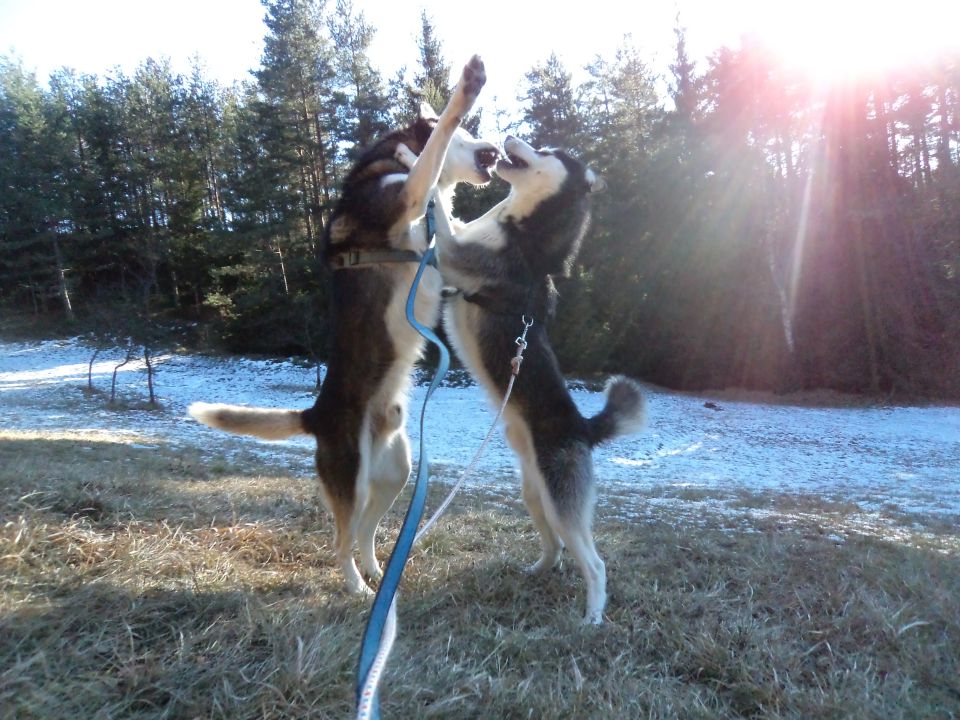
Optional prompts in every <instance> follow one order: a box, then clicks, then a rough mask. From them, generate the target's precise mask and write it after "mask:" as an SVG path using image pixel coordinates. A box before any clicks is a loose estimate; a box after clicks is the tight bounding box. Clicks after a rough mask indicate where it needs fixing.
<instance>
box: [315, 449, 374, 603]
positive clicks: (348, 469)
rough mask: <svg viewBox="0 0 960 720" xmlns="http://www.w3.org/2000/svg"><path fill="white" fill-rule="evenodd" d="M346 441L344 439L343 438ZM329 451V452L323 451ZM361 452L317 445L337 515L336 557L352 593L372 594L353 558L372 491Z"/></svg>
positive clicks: (332, 509)
mask: <svg viewBox="0 0 960 720" xmlns="http://www.w3.org/2000/svg"><path fill="white" fill-rule="evenodd" d="M340 439H341V440H342V438H340ZM323 450H327V452H323ZM364 465H365V463H363V462H362V461H361V457H360V453H357V452H350V451H348V450H345V449H343V447H342V446H341V447H340V448H339V452H338V451H337V449H334V448H333V447H329V446H328V447H322V445H321V442H319V441H318V443H317V471H318V473H319V475H320V483H321V486H322V490H323V497H324V501H325V503H326V505H327V509H329V510H330V513H331V514H332V515H333V522H334V528H335V530H336V537H335V539H334V547H335V550H334V552H335V555H336V558H337V565H338V566H339V567H340V572H341V573H343V579H344V581H345V583H346V586H347V590H349V591H350V592H352V593H359V594H369V593H370V592H371V590H370V588H369V587H368V586H367V584H366V583H365V582H364V581H363V578H362V577H361V576H360V571H359V570H358V569H357V564H356V562H355V561H354V559H353V546H354V544H355V543H356V537H357V520H358V517H357V516H358V514H359V513H358V512H357V509H358V508H362V507H364V505H365V504H366V501H367V495H368V494H369V488H368V487H367V483H366V482H365V478H364V477H363V475H364V474H365V473H366V471H367V468H366V467H365V466H364Z"/></svg>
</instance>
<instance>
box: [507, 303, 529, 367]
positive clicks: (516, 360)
mask: <svg viewBox="0 0 960 720" xmlns="http://www.w3.org/2000/svg"><path fill="white" fill-rule="evenodd" d="M522 320H523V332H522V333H521V334H520V337H518V338H517V339H516V341H515V342H516V343H517V354H516V355H514V357H513V359H512V360H511V361H510V368H511V370H512V371H513V374H514V375H519V374H520V364H521V363H522V362H523V351H524V350H526V349H527V331H528V330H529V329H530V327H531V326H532V325H533V318H528V317H527V316H526V315H524V316H523V317H522Z"/></svg>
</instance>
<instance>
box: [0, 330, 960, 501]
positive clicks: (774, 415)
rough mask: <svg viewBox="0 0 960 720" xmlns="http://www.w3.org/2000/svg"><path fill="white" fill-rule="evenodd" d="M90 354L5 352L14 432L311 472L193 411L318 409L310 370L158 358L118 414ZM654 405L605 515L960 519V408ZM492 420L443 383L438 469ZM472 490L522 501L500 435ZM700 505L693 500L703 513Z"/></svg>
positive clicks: (672, 397) (4, 407)
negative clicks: (839, 514) (677, 494)
mask: <svg viewBox="0 0 960 720" xmlns="http://www.w3.org/2000/svg"><path fill="white" fill-rule="evenodd" d="M91 355H92V350H91V349H90V348H88V347H86V346H84V345H83V344H82V343H81V342H79V341H49V342H43V343H11V342H0V424H2V427H3V428H5V429H9V430H29V429H48V430H71V429H72V430H76V429H107V430H111V431H115V432H116V431H119V432H129V433H131V434H135V435H137V436H138V437H139V438H140V439H139V440H138V442H140V443H144V444H148V445H149V444H151V443H156V444H161V443H163V444H167V445H173V446H175V447H176V446H183V447H187V446H189V447H196V448H201V449H202V450H203V452H204V453H206V454H207V455H208V456H209V457H211V458H215V457H217V456H218V455H219V456H224V455H227V456H229V455H232V454H235V453H239V452H242V453H244V454H250V453H253V454H255V455H257V456H260V457H262V458H263V459H265V460H266V461H268V462H275V463H277V465H278V467H282V468H283V471H284V472H291V473H294V474H297V475H302V476H304V477H310V476H311V475H312V473H313V466H312V463H313V460H312V447H313V443H312V440H311V439H310V438H306V437H305V438H302V439H297V440H293V441H287V442H279V443H277V442H266V441H260V440H256V439H253V438H242V437H236V436H229V435H226V434H224V433H220V432H217V431H214V430H210V429H208V428H206V427H203V426H200V425H198V424H197V423H195V422H193V421H192V420H191V419H190V418H189V417H188V416H187V415H186V412H185V411H186V407H187V405H189V404H190V403H191V402H193V401H195V400H203V401H209V402H228V403H236V404H256V405H262V406H267V407H290V408H305V407H307V406H309V405H310V404H312V402H313V397H314V378H315V371H314V370H313V369H312V368H310V367H305V366H302V365H299V364H297V363H295V362H292V361H268V360H251V359H242V358H226V359H225V358H213V357H206V356H198V355H163V356H159V357H157V358H156V360H155V362H156V368H155V370H156V372H155V377H154V382H155V387H156V392H157V394H158V396H159V400H160V402H161V404H162V407H163V409H162V411H160V412H158V411H147V410H143V411H138V410H135V409H134V410H128V411H125V412H122V413H118V412H116V411H113V410H109V409H107V408H105V407H104V400H103V398H102V397H97V396H90V395H87V394H85V393H84V392H83V388H84V387H85V386H86V375H87V363H88V361H89V359H90V357H91ZM122 359H123V353H122V352H121V351H119V350H117V351H114V352H104V353H101V355H100V356H99V357H98V359H97V362H96V363H95V364H94V366H93V381H94V385H95V387H97V388H98V389H101V390H105V391H109V388H110V378H111V374H112V373H113V369H114V366H115V365H117V364H118V363H119V362H120V361H121V360H122ZM424 391H425V389H424V388H423V387H415V388H414V389H413V391H412V393H411V404H410V408H411V412H410V421H409V429H410V435H411V439H412V440H413V442H414V449H415V454H416V448H417V439H418V435H419V432H418V416H419V408H420V403H421V402H422V399H423V394H424ZM118 392H119V395H120V397H121V398H123V399H125V400H128V401H132V402H135V401H142V400H145V399H146V397H147V390H146V372H145V370H144V366H143V363H142V361H141V362H139V363H133V362H132V363H130V364H128V365H126V366H124V367H123V368H121V369H120V371H119V373H118ZM573 395H574V398H575V399H576V402H577V404H578V405H579V406H580V408H581V411H582V412H583V413H584V414H593V413H595V412H597V411H598V410H599V409H600V407H601V406H602V404H603V396H602V394H601V393H598V392H591V391H588V390H574V392H573ZM647 399H648V411H649V425H648V428H647V431H646V432H645V433H643V434H641V435H637V436H634V437H629V438H621V439H620V440H618V441H616V442H613V443H610V444H609V445H607V446H604V447H602V448H600V449H598V450H597V451H596V453H595V456H594V457H595V466H596V475H597V478H598V482H599V488H600V498H601V506H602V508H603V506H606V508H607V509H608V510H612V511H614V512H615V511H617V510H618V509H619V510H625V509H626V507H625V506H627V505H629V504H630V503H629V500H630V498H631V497H632V496H636V495H641V494H642V496H643V498H644V500H643V504H644V505H645V506H646V508H647V512H649V510H650V508H651V501H654V500H656V497H653V498H651V491H663V492H664V493H666V495H668V496H669V495H670V494H671V493H672V492H673V491H675V490H678V489H694V490H702V491H705V495H706V496H707V497H716V496H719V495H723V494H727V493H736V492H737V491H740V490H746V491H751V492H763V491H767V490H771V491H775V492H778V493H783V492H787V493H797V494H811V495H815V496H817V497H821V498H826V499H829V500H831V501H841V502H855V503H857V504H858V505H859V506H860V508H862V509H863V510H864V511H866V512H868V513H876V512H878V511H881V510H898V511H903V512H908V513H909V512H918V513H925V514H931V513H932V514H935V515H942V516H944V518H950V517H955V516H957V515H958V514H960V408H958V407H950V406H943V407H937V406H933V407H863V406H853V407H840V408H837V407H797V406H791V405H787V404H760V403H754V402H736V401H729V400H716V399H714V400H712V401H710V402H711V404H713V405H714V406H716V407H715V408H712V407H708V406H707V405H706V402H708V401H707V399H706V398H704V397H697V396H694V395H687V394H679V393H672V392H667V391H664V390H663V389H660V388H656V387H647ZM492 418H493V411H492V410H491V408H490V407H489V406H488V404H487V402H486V400H485V398H484V396H483V395H482V393H481V392H480V390H479V389H478V388H476V387H443V388H441V389H440V390H439V391H438V392H437V393H436V394H435V395H434V399H433V401H432V402H431V404H430V406H429V408H428V410H427V430H426V432H427V433H428V437H427V440H428V452H429V457H430V460H431V463H432V467H433V466H435V467H436V468H438V469H439V471H440V473H441V474H443V473H447V477H448V478H449V477H453V476H454V474H455V470H456V469H457V468H460V467H462V466H464V465H465V464H466V463H467V462H468V461H469V459H470V458H471V457H472V455H473V453H474V451H475V449H476V448H477V447H478V446H479V444H480V442H481V440H482V438H483V436H484V434H485V433H486V431H487V429H488V427H489V424H490V422H491V421H492ZM473 482H475V483H483V485H484V486H485V487H487V488H490V487H491V486H496V485H498V484H500V485H504V486H505V487H504V489H505V490H506V489H507V487H506V486H508V487H509V489H510V490H511V491H512V492H511V494H516V489H517V480H516V478H515V473H514V470H513V460H512V456H511V454H510V451H509V449H508V448H507V447H506V446H505V444H504V442H503V440H502V435H500V434H498V435H497V437H496V439H495V441H494V442H492V443H491V445H490V446H489V447H488V449H487V452H486V454H485V456H484V458H483V460H482V461H481V463H480V466H479V472H478V473H477V476H476V479H475V480H473ZM640 491H642V492H640ZM709 503H710V501H707V502H706V503H704V504H709ZM655 504H656V503H655V502H653V503H652V505H654V506H655ZM713 504H714V505H715V504H716V503H713ZM696 506H697V503H696V502H695V501H692V502H691V503H690V509H691V510H695V508H696ZM707 509H708V508H707Z"/></svg>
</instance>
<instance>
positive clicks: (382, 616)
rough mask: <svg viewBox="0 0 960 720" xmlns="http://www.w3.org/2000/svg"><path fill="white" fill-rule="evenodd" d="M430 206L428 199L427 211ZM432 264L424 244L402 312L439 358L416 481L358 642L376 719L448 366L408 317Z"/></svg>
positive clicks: (362, 679)
mask: <svg viewBox="0 0 960 720" xmlns="http://www.w3.org/2000/svg"><path fill="white" fill-rule="evenodd" d="M432 204H433V203H432V201H431V209H432ZM431 215H432V212H430V211H428V213H427V217H428V223H429V218H430V216H431ZM432 262H434V249H433V248H432V247H430V248H428V249H427V251H426V252H425V253H424V255H423V260H421V262H420V266H419V267H418V268H417V274H416V276H415V277H414V280H413V284H412V285H411V286H410V293H409V294H408V295H407V306H406V312H407V322H409V323H410V325H411V326H413V328H414V329H415V330H416V331H417V332H418V333H420V335H422V336H423V337H424V338H426V339H427V340H428V341H429V342H431V343H433V344H434V345H436V346H437V349H438V350H439V351H440V361H439V362H438V363H437V369H436V372H434V374H433V379H432V380H431V381H430V387H428V388H427V394H426V397H424V399H423V407H422V408H421V410H420V460H419V463H418V467H417V480H416V483H415V484H414V487H413V497H412V498H411V500H410V506H409V507H408V508H407V514H406V516H405V517H404V518H403V525H402V526H401V527H400V534H399V535H398V536H397V542H396V544H395V545H394V546H393V552H391V553H390V559H389V560H388V561H387V566H386V568H385V569H384V571H383V579H382V580H381V581H380V587H379V589H378V590H377V595H376V597H375V598H374V599H373V607H372V608H371V610H370V617H369V619H368V620H367V627H366V630H365V631H364V633H363V640H362V642H361V644H360V661H359V668H358V671H357V717H358V719H366V718H370V720H378V719H379V717H380V707H379V702H380V701H379V698H378V690H377V687H378V685H379V683H380V676H381V674H382V672H383V668H384V667H385V665H386V660H387V656H388V655H389V654H390V650H391V648H392V646H393V641H394V639H395V638H396V594H397V588H398V587H399V585H400V578H401V577H402V575H403V568H404V566H405V565H406V563H407V559H408V558H409V557H410V550H411V549H412V547H413V542H414V539H415V537H416V533H417V525H419V524H420V520H421V518H422V517H423V510H424V507H425V505H426V501H427V482H428V480H429V475H430V472H429V461H428V459H427V451H426V440H425V436H424V424H425V417H426V412H427V402H428V401H429V400H430V396H431V395H433V392H434V390H436V389H437V388H438V387H439V386H440V382H441V381H442V380H443V377H444V375H446V374H447V370H448V369H449V368H450V352H449V351H448V350H447V348H446V346H444V344H443V342H441V340H440V338H439V337H437V335H436V333H434V332H433V330H431V329H430V328H428V327H427V326H426V325H423V324H422V323H420V322H419V321H418V320H417V318H416V316H415V315H414V309H415V305H416V298H417V289H418V288H419V287H420V279H421V277H422V276H423V273H424V270H426V268H427V266H428V265H429V264H431V263H432Z"/></svg>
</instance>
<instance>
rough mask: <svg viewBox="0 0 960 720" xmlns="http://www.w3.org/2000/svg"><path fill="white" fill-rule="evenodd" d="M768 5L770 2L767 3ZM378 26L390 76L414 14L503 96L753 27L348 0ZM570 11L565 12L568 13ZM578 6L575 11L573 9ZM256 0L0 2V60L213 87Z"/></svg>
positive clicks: (412, 44) (711, 20)
mask: <svg viewBox="0 0 960 720" xmlns="http://www.w3.org/2000/svg"><path fill="white" fill-rule="evenodd" d="M768 1H769V0H768ZM354 3H355V7H356V8H357V9H359V10H361V11H363V12H364V14H365V16H366V18H367V20H368V22H370V23H371V24H373V25H374V27H376V28H377V35H376V40H375V44H374V47H373V48H372V52H371V55H372V57H373V60H374V64H375V65H377V66H378V67H379V69H380V70H381V71H382V72H383V73H384V74H385V75H386V76H392V75H393V74H394V72H395V70H396V69H398V68H399V67H401V66H403V65H407V66H413V65H414V63H415V62H416V56H417V49H416V37H417V33H418V30H419V23H420V11H421V9H425V10H426V11H427V13H428V14H429V15H430V16H431V17H432V19H433V22H434V25H435V26H436V28H437V31H438V36H439V38H440V39H441V42H442V43H443V49H444V54H445V56H446V57H447V59H448V60H449V61H450V63H451V64H452V65H454V67H457V66H458V65H459V63H461V62H463V61H466V60H467V59H468V58H469V57H470V55H472V54H473V53H479V54H480V55H481V56H482V57H483V58H484V61H485V62H486V64H487V70H488V78H489V84H488V87H487V90H486V93H487V95H489V96H490V97H494V96H496V97H500V98H501V99H507V100H513V99H514V98H515V96H516V94H517V88H518V87H519V85H520V83H521V81H522V78H523V74H524V72H525V71H527V70H529V69H530V68H531V67H533V65H535V64H536V63H538V62H541V61H543V60H545V59H546V58H547V57H548V56H549V55H550V53H551V52H554V51H555V52H557V54H558V56H559V57H560V59H561V60H562V61H563V63H564V65H565V66H566V67H567V68H568V69H570V70H575V69H577V68H579V67H581V66H582V65H584V64H586V63H587V62H589V61H590V60H591V59H592V58H593V56H595V55H596V54H598V53H608V52H612V50H613V49H615V48H616V46H617V45H618V44H619V43H620V41H621V39H622V38H623V36H624V34H626V33H630V34H632V36H633V41H634V43H635V44H636V45H637V46H638V47H639V48H640V49H641V52H642V53H643V55H644V57H646V58H648V59H649V61H650V63H651V65H652V66H655V67H657V68H658V69H660V70H662V71H663V70H665V69H666V66H667V64H668V62H669V60H670V56H671V53H672V45H673V42H674V37H673V32H672V29H673V26H674V23H675V18H676V16H677V13H678V12H679V13H680V17H681V21H682V22H683V24H684V25H686V26H687V28H688V39H689V43H690V46H691V50H692V51H693V52H694V54H696V55H699V56H701V57H702V56H704V55H706V54H707V53H708V52H709V51H711V50H712V49H714V48H715V47H717V46H719V45H720V44H722V43H731V42H736V40H737V38H738V36H739V34H740V32H741V31H743V30H745V29H749V27H750V26H751V25H753V24H755V18H756V17H757V9H758V8H761V7H763V6H764V5H765V4H767V3H764V2H759V0H731V1H729V2H724V3H719V2H713V1H712V0H668V1H666V2H653V3H642V4H641V3H624V2H623V1H622V0H593V1H592V2H591V3H590V4H589V6H588V7H589V8H590V10H589V11H586V12H585V11H583V10H582V9H578V10H577V11H576V15H575V14H574V11H573V10H572V9H571V10H570V11H566V10H559V9H558V8H559V7H562V4H561V3H556V4H553V3H551V4H550V5H551V7H550V9H543V8H544V7H545V6H546V4H545V3H522V2H506V1H505V0H487V2H485V3H483V9H482V10H465V6H463V5H460V4H459V3H453V2H439V1H433V2H426V3H419V4H418V3H405V2H397V1H396V0H392V1H391V0H354ZM570 7H571V8H573V7H575V6H573V5H571V6H570ZM579 7H581V8H582V7H584V6H579ZM263 14H264V11H263V7H262V6H261V4H260V2H259V0H192V1H188V0H165V2H156V1H155V0H154V1H152V2H145V1H143V0H84V1H83V2H77V1H76V0H0V54H7V55H12V56H14V57H19V58H20V59H21V60H22V61H23V63H24V65H25V66H26V67H27V68H28V69H32V70H35V71H36V72H37V75H38V77H39V78H40V79H41V80H45V79H46V77H47V76H48V75H49V73H50V72H51V71H53V70H55V69H57V68H59V67H62V66H68V67H73V68H75V69H77V70H80V71H82V72H89V73H96V74H100V75H102V74H104V73H106V72H108V71H109V70H110V69H111V68H113V67H114V66H119V67H120V68H122V69H123V70H124V71H126V72H128V73H129V72H131V71H132V70H133V69H134V68H136V66H137V65H138V64H140V63H141V62H142V61H143V60H145V59H146V58H147V57H155V58H158V57H169V58H170V59H171V61H172V62H173V65H174V68H175V69H177V70H186V69H187V68H188V67H189V58H190V57H191V56H193V55H198V56H199V57H200V58H202V60H203V62H204V64H205V65H206V67H207V69H208V71H209V73H210V75H212V76H213V77H215V78H217V79H218V80H220V81H221V82H223V83H230V82H232V81H234V80H243V79H245V78H248V77H249V73H248V71H249V70H250V69H251V68H254V67H256V66H257V65H258V64H259V60H260V55H261V52H262V48H263V35H264V32H265V28H264V25H263V23H262V18H263Z"/></svg>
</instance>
